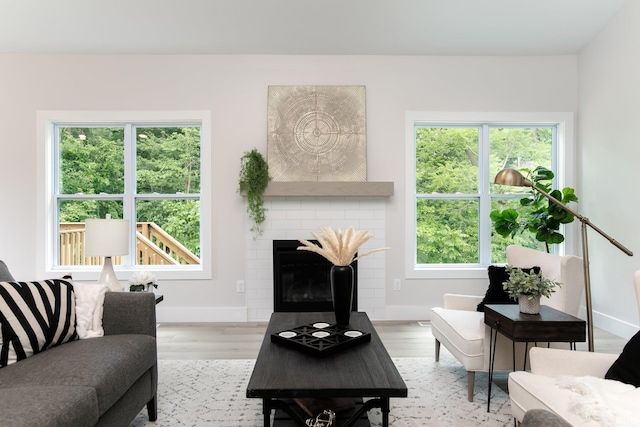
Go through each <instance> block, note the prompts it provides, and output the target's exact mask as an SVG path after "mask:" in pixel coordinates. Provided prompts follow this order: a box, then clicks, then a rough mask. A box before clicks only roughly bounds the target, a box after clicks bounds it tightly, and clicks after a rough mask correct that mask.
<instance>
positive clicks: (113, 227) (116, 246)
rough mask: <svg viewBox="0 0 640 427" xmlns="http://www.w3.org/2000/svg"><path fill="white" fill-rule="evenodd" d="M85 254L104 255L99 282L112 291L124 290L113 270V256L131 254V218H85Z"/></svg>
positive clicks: (107, 216)
mask: <svg viewBox="0 0 640 427" xmlns="http://www.w3.org/2000/svg"><path fill="white" fill-rule="evenodd" d="M84 254H85V256H103V257H104V266H103V267H102V274H101V275H100V279H99V280H98V283H100V284H105V285H108V286H109V289H111V290H112V291H123V290H124V288H123V287H122V285H121V284H120V282H118V278H117V277H116V274H115V272H114V271H113V263H112V261H111V257H112V256H116V255H128V254H129V220H126V219H111V215H109V214H107V215H106V218H105V219H87V220H85V236H84Z"/></svg>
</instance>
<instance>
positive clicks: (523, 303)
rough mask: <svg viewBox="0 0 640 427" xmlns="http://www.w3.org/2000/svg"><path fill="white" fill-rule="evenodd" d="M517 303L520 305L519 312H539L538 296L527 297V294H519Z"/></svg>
mask: <svg viewBox="0 0 640 427" xmlns="http://www.w3.org/2000/svg"><path fill="white" fill-rule="evenodd" d="M518 305H519V306H520V313H525V314H539V313H540V297H539V296H537V297H534V298H532V299H529V298H528V296H527V295H524V294H521V295H520V296H519V297H518Z"/></svg>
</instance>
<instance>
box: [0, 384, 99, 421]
mask: <svg viewBox="0 0 640 427" xmlns="http://www.w3.org/2000/svg"><path fill="white" fill-rule="evenodd" d="M61 408H64V409H63V410H61ZM97 422H98V399H97V398H96V392H95V390H94V389H92V388H89V387H56V386H53V387H11V388H2V389H0V425H1V426H11V427H33V426H38V427H69V426H74V427H82V426H93V425H95V424H96V423H97Z"/></svg>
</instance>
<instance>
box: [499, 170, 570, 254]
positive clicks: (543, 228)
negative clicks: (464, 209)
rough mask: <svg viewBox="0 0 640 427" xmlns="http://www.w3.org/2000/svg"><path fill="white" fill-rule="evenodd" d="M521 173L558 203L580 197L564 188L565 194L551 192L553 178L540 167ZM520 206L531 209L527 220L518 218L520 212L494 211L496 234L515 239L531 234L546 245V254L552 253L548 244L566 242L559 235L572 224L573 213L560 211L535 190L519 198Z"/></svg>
mask: <svg viewBox="0 0 640 427" xmlns="http://www.w3.org/2000/svg"><path fill="white" fill-rule="evenodd" d="M521 170H522V171H523V172H525V173H526V174H527V175H526V177H527V178H528V179H530V180H531V182H533V183H534V185H535V186H536V187H539V188H540V189H542V190H544V191H545V192H547V193H549V194H550V195H551V196H553V197H555V198H556V199H557V200H558V201H559V202H561V203H563V204H565V205H566V204H567V203H569V202H577V201H578V197H577V196H576V195H575V191H574V189H573V188H571V187H565V188H563V189H562V191H561V190H552V189H551V182H552V180H553V177H554V175H553V172H552V171H550V170H549V169H547V168H545V167H542V166H538V167H537V168H535V169H534V170H533V171H531V170H529V169H521ZM520 205H521V206H528V207H530V208H531V211H530V213H529V214H528V215H527V217H526V218H523V219H519V218H518V212H517V211H516V210H515V209H504V210H502V211H500V210H494V211H492V212H491V221H492V222H493V227H494V229H495V231H496V233H498V234H499V235H501V236H503V237H511V238H513V237H514V236H515V235H516V234H517V233H522V232H524V231H529V232H531V233H534V234H535V237H536V240H537V241H539V242H544V244H545V246H546V249H547V252H549V245H552V244H558V243H562V242H564V236H563V235H562V234H561V233H560V232H559V229H560V225H561V224H569V223H571V222H573V220H574V219H575V217H574V216H573V215H572V214H570V213H569V212H567V211H565V210H564V209H562V208H560V207H559V206H558V205H556V204H555V203H553V202H552V201H550V200H549V199H547V198H546V197H545V196H543V195H542V194H540V193H538V192H537V191H535V190H534V189H531V195H530V196H528V197H524V198H522V199H520Z"/></svg>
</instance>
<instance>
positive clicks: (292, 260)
mask: <svg viewBox="0 0 640 427" xmlns="http://www.w3.org/2000/svg"><path fill="white" fill-rule="evenodd" d="M311 242H313V243H315V244H318V242H317V241H316V240H311ZM301 245H302V244H301V243H300V242H299V241H298V240H274V241H273V310H274V311H276V312H279V311H285V312H302V311H333V302H332V299H331V284H330V281H329V272H330V270H331V266H332V264H331V262H329V261H328V260H327V259H326V258H324V257H323V256H322V255H319V254H317V253H315V252H310V251H300V250H297V248H298V247H299V246H301ZM351 265H352V266H353V272H354V285H355V286H354V292H353V304H352V307H351V308H352V311H357V309H358V262H357V261H354V262H353V263H352V264H351Z"/></svg>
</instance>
